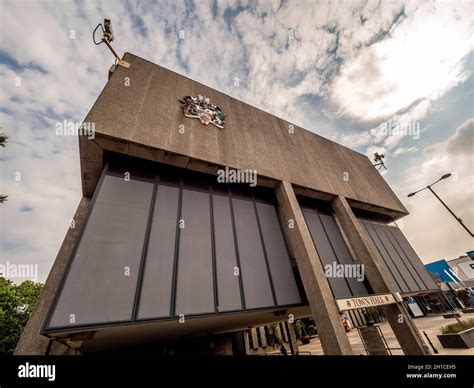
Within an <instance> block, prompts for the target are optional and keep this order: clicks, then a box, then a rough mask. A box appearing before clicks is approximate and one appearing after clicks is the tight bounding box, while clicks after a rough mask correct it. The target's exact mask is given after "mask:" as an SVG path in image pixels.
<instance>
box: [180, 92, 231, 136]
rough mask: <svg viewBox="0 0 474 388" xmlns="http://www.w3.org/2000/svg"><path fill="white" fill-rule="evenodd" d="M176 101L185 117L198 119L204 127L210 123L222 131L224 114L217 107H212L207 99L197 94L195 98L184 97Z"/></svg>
mask: <svg viewBox="0 0 474 388" xmlns="http://www.w3.org/2000/svg"><path fill="white" fill-rule="evenodd" d="M178 101H179V102H180V104H181V109H182V110H183V114H184V115H185V116H186V117H191V118H194V119H199V120H201V123H203V124H204V125H208V124H209V123H211V124H213V125H215V126H216V127H217V128H220V129H224V124H225V122H224V120H225V113H224V112H223V111H222V109H221V108H219V107H218V106H217V105H214V104H213V103H212V102H211V100H209V98H207V97H203V96H201V95H200V94H199V95H198V96H197V97H192V96H186V97H183V99H182V100H178Z"/></svg>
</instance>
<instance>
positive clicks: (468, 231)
mask: <svg viewBox="0 0 474 388" xmlns="http://www.w3.org/2000/svg"><path fill="white" fill-rule="evenodd" d="M450 176H451V174H444V175H443V176H442V177H441V178H439V179H438V180H437V181H436V182H433V183H432V184H431V185H428V186H426V187H423V188H422V189H420V190H418V191H415V192H413V193H410V194H408V195H407V197H408V198H410V197H413V196H414V195H415V194H417V193H419V192H420V191H423V190H426V189H428V190H429V191H431V192H432V193H433V195H434V196H435V197H436V198H438V200H439V202H441V203H442V204H443V206H444V207H445V208H446V209H447V210H448V212H450V213H451V215H452V216H453V217H454V218H455V219H456V221H457V222H459V223H460V224H461V226H462V227H463V228H464V229H465V230H466V231H467V233H469V235H470V236H471V237H474V234H472V232H471V231H470V230H469V229H468V228H467V226H466V225H464V223H463V222H462V220H461V219H460V218H459V217H458V216H456V214H454V213H453V211H452V210H451V209H450V208H449V207H448V205H446V204H445V203H444V202H443V201H442V200H441V198H440V197H439V196H438V194H436V193H435V192H434V190H433V189H432V188H431V187H432V186H433V185H435V184H436V183H438V182H439V181H441V180H443V179H447V178H449V177H450Z"/></svg>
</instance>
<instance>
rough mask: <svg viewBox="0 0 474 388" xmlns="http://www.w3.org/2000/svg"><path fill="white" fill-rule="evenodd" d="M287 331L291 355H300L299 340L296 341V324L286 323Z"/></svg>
mask: <svg viewBox="0 0 474 388" xmlns="http://www.w3.org/2000/svg"><path fill="white" fill-rule="evenodd" d="M285 330H286V332H287V333H288V344H289V345H290V350H291V354H292V355H293V356H297V355H298V340H297V339H296V333H295V324H294V323H289V322H285Z"/></svg>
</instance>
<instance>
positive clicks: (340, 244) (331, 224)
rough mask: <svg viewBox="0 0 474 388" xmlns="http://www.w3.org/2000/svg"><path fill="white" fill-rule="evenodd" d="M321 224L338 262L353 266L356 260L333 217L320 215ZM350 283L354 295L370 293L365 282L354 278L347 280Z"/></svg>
mask: <svg viewBox="0 0 474 388" xmlns="http://www.w3.org/2000/svg"><path fill="white" fill-rule="evenodd" d="M319 217H320V218H321V222H322V223H323V226H324V229H325V231H326V233H327V235H328V237H329V240H330V241H331V245H332V248H333V250H334V252H335V254H336V256H337V260H338V262H339V263H340V264H346V265H352V264H354V259H353V257H352V255H351V253H350V251H349V249H348V248H347V245H346V242H345V240H344V237H343V236H342V234H341V231H340V229H339V226H338V225H337V223H336V220H335V219H334V216H332V215H326V214H320V215H319ZM346 280H347V282H348V283H349V287H350V289H351V292H352V294H353V295H367V294H368V293H369V292H368V291H367V288H366V287H365V285H364V282H363V281H362V282H359V281H358V280H357V279H356V278H354V277H348V278H346Z"/></svg>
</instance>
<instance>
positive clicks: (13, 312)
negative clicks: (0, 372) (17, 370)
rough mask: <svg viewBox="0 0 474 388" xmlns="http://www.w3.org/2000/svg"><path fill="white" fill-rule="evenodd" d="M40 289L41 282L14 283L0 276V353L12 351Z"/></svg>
mask: <svg viewBox="0 0 474 388" xmlns="http://www.w3.org/2000/svg"><path fill="white" fill-rule="evenodd" d="M42 289H43V284H42V283H35V282H33V281H31V280H26V281H24V282H23V283H21V284H14V283H13V282H12V281H11V280H8V279H5V278H4V277H3V276H0V355H8V354H12V353H13V352H14V350H15V347H16V344H17V343H18V341H19V339H20V336H21V333H22V332H23V329H24V327H25V325H26V322H28V318H29V317H30V315H31V313H32V312H33V308H34V307H35V304H36V301H37V300H38V298H39V296H40V294H41V290H42Z"/></svg>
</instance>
